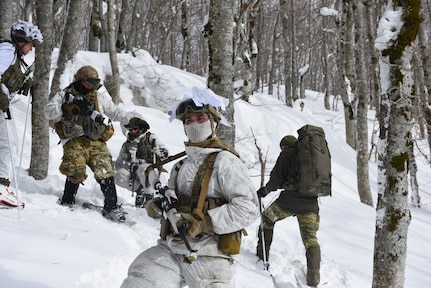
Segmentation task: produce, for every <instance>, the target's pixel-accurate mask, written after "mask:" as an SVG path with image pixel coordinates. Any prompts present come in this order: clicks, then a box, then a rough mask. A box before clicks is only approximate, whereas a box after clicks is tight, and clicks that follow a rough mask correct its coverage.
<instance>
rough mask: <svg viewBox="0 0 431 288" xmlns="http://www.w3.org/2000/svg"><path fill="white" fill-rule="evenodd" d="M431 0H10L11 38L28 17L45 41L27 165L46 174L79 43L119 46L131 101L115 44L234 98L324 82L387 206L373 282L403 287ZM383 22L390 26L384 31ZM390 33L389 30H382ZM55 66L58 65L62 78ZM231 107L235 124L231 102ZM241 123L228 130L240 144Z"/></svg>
mask: <svg viewBox="0 0 431 288" xmlns="http://www.w3.org/2000/svg"><path fill="white" fill-rule="evenodd" d="M429 4H430V3H429V1H341V0H337V1H312V0H309V1H294V0H291V1H287V0H280V1H259V0H250V1H245V0H243V1H233V0H220V1H217V0H214V1H193V0H189V1H160V0H157V1H156V0H154V1H134V0H130V1H126V0H124V1H114V0H107V1H82V0H81V1H55V2H54V1H53V0H42V1H15V2H14V3H10V1H5V0H2V1H1V2H0V17H1V18H0V29H1V32H2V35H4V36H5V37H6V38H7V35H8V31H9V27H10V24H11V23H12V22H13V21H14V20H16V19H24V20H32V21H33V22H34V23H36V24H37V25H38V26H39V28H40V29H41V30H42V32H43V35H44V39H45V41H44V43H43V44H42V45H40V46H39V47H38V48H37V50H36V58H35V63H36V65H35V66H36V70H35V72H34V80H35V85H34V86H33V97H34V100H33V109H32V119H33V122H32V130H33V134H32V137H33V143H32V155H31V163H30V169H29V174H30V175H31V176H33V177H34V178H35V179H44V178H46V177H47V171H48V169H47V166H48V155H49V151H48V150H49V145H48V133H49V123H48V122H47V121H46V120H45V119H44V118H43V115H42V112H41V111H42V109H41V108H42V107H43V106H44V105H45V103H46V101H47V100H48V99H49V98H50V97H52V96H53V95H54V94H55V93H57V92H58V91H59V90H61V89H62V88H64V87H60V83H61V77H62V75H63V72H64V69H65V67H66V64H67V63H68V62H69V61H73V59H74V57H75V55H76V53H77V52H78V51H79V50H85V51H96V52H109V55H110V62H111V71H110V72H111V73H108V74H109V75H110V76H108V77H107V78H106V79H105V81H104V83H105V85H106V86H107V88H108V91H109V92H110V94H111V96H112V97H113V100H114V102H116V103H119V102H120V101H121V100H120V97H119V95H120V92H121V91H120V83H121V81H124V80H123V79H122V77H121V76H122V75H121V73H122V72H123V71H119V69H118V67H119V66H118V62H117V61H118V60H117V53H132V54H133V53H134V52H135V51H137V50H136V49H144V50H146V51H148V52H149V53H150V54H151V55H152V56H153V58H154V59H156V60H157V61H158V62H159V63H163V64H166V65H171V66H174V67H178V68H181V69H183V70H186V71H189V72H191V73H195V74H197V75H202V76H205V77H206V78H207V84H208V86H209V87H210V88H211V89H213V90H214V91H215V92H216V93H217V94H219V95H222V96H224V97H227V98H229V99H230V100H232V101H230V102H231V103H233V102H234V101H235V100H237V99H241V100H244V101H248V99H249V97H250V95H251V94H252V93H253V92H255V91H262V89H263V88H264V87H265V88H267V89H268V93H269V94H271V95H278V96H279V97H280V99H283V101H284V102H285V104H286V105H287V106H292V105H293V102H294V101H301V98H304V91H305V88H307V89H310V90H313V91H323V92H324V93H325V101H324V108H325V109H328V110H331V109H343V110H344V114H345V123H346V127H345V135H346V142H347V143H348V144H349V145H350V146H351V147H352V148H353V149H355V150H356V152H357V177H358V181H357V183H358V193H359V195H360V201H361V202H362V203H364V204H365V205H370V206H374V205H376V208H377V210H378V212H382V213H378V214H377V215H378V217H377V220H376V251H381V252H380V253H377V252H376V254H375V260H376V262H375V267H374V269H375V273H374V274H375V276H374V279H373V283H374V284H375V285H376V286H379V283H380V284H382V283H384V284H385V285H389V286H394V287H396V286H397V285H399V283H400V282H402V280H400V279H402V278H403V271H404V264H405V253H404V252H403V251H405V245H406V241H405V239H406V236H407V230H408V224H409V221H410V220H409V219H410V212H409V209H408V206H407V197H408V196H407V195H409V193H408V189H410V190H411V193H410V195H411V196H412V199H411V201H412V203H413V205H415V206H420V204H421V203H420V195H419V193H418V187H417V181H415V177H416V176H415V175H416V174H415V172H416V171H415V165H414V164H415V156H416V155H417V154H418V153H420V154H421V155H422V156H425V158H426V159H429V154H430V152H429V151H430V139H431V138H430V136H429V135H430V134H429V133H427V131H429V128H430V125H431V124H430V123H431V116H430V115H431V112H430V108H429V102H430V98H429V94H428V91H429V85H431V75H430V73H429V71H431V70H430V69H429V68H430V67H431V65H430V62H429V61H430V57H429V47H428V45H427V44H428V38H429V33H430V31H429V29H427V28H426V27H429V18H430V17H429V16H430V14H431V13H430V5H429ZM42 19H43V20H42ZM384 23H386V24H389V25H388V26H387V27H386V28H388V29H382V27H383V26H384ZM388 33H389V36H390V37H382V36H385V34H388ZM378 40H380V41H382V42H380V43H379V42H378ZM54 47H58V48H59V49H60V52H59V57H58V61H57V63H51V55H52V53H53V50H54ZM51 65H55V66H56V69H55V73H54V75H53V77H51V75H50V71H51ZM148 80H149V81H150V80H151V81H154V79H148ZM156 80H162V79H156ZM412 83H413V84H412ZM281 86H283V87H285V89H280V87H281ZM130 89H132V90H133V92H134V95H135V97H134V99H135V101H136V102H135V104H137V105H142V106H147V105H149V103H151V102H153V103H156V104H157V105H158V106H159V108H160V110H162V111H165V112H166V111H167V110H169V107H170V104H171V103H172V101H173V98H170V97H168V96H169V95H165V93H163V92H162V91H161V93H160V94H157V95H156V94H150V93H147V91H146V90H145V86H142V87H130ZM281 91H283V94H281ZM330 95H335V97H333V98H330ZM330 99H334V100H333V101H332V102H330ZM368 109H373V110H376V113H375V115H376V129H375V130H374V131H375V134H372V135H369V134H368V129H367V121H366V119H367V111H368ZM226 116H227V118H228V119H229V120H230V121H231V122H234V109H233V104H231V105H230V107H228V111H227V115H226ZM234 127H235V126H233V128H232V129H231V130H227V131H221V132H222V135H223V136H225V138H226V139H227V140H229V141H230V142H232V143H234V142H235V130H234ZM424 138H425V139H427V140H428V141H427V145H425V146H421V145H417V143H418V142H417V141H415V140H416V139H424ZM371 155H375V157H376V158H377V159H378V161H380V164H379V173H380V175H381V176H380V178H379V197H378V203H373V198H372V195H371V190H370V189H369V178H368V173H369V172H368V160H369V159H370V157H371ZM409 173H410V176H409V175H408V174H409ZM409 181H410V185H409ZM396 239H402V241H397V240H396ZM391 244H394V246H395V247H393V246H392V245H391ZM394 254H396V256H397V257H393V256H394ZM379 259H380V260H385V261H378V260H379ZM382 263H384V264H382ZM379 275H380V276H379Z"/></svg>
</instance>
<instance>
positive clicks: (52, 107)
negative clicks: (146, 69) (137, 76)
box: [44, 66, 134, 222]
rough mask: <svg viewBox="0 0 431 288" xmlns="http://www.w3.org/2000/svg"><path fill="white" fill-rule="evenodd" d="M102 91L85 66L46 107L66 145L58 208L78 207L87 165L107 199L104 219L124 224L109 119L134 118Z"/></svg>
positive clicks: (90, 70)
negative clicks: (111, 145)
mask: <svg viewBox="0 0 431 288" xmlns="http://www.w3.org/2000/svg"><path fill="white" fill-rule="evenodd" d="M101 87H102V84H101V83H100V79H99V75H98V73H97V71H96V69H94V68H93V67H91V66H83V67H81V68H80V69H79V70H78V71H77V72H76V74H75V76H74V82H72V83H71V84H70V85H69V86H68V87H66V88H65V89H64V90H63V91H61V92H60V93H58V94H56V95H55V96H54V97H53V98H52V99H51V100H50V101H49V102H48V103H47V105H46V106H45V110H44V112H45V117H46V118H47V119H49V120H52V121H53V122H55V124H54V128H55V131H56V132H57V134H58V135H59V137H60V139H61V142H62V144H63V161H62V163H61V165H60V172H61V173H62V174H64V175H66V177H67V178H66V183H65V187H64V193H63V197H62V198H61V199H60V200H59V204H61V205H66V206H70V207H71V206H73V205H74V204H75V195H76V193H77V191H78V187H79V184H80V183H82V182H83V181H84V180H85V179H86V178H87V174H86V165H88V166H89V167H90V168H91V170H92V171H93V172H94V178H95V179H96V181H97V182H98V183H99V184H100V188H101V190H102V192H103V195H104V197H105V204H104V206H103V211H102V214H103V216H105V217H106V218H108V219H110V220H113V221H118V222H123V221H125V220H126V217H125V212H124V211H122V209H120V207H118V205H117V191H116V188H115V180H114V165H113V161H112V156H111V152H110V151H109V149H108V146H107V145H106V141H108V140H109V139H110V138H111V136H112V135H113V133H114V130H113V126H112V123H111V120H110V119H112V120H114V121H120V122H122V123H128V122H129V121H130V119H131V118H132V117H133V116H134V114H133V113H130V112H128V111H126V110H124V109H121V108H120V107H119V106H116V105H115V104H114V103H113V102H112V99H111V96H110V95H109V94H108V92H107V91H105V92H104V93H100V92H98V91H97V90H98V89H99V88H101ZM108 117H109V118H108Z"/></svg>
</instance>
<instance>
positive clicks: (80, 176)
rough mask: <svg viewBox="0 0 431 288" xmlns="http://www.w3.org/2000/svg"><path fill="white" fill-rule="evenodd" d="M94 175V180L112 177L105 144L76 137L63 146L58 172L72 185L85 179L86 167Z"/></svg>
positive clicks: (109, 156) (112, 169)
mask: <svg viewBox="0 0 431 288" xmlns="http://www.w3.org/2000/svg"><path fill="white" fill-rule="evenodd" d="M87 165H88V167H90V169H91V170H92V171H93V173H94V178H95V179H96V180H101V179H105V178H108V177H111V176H113V175H114V165H113V162H112V156H111V152H110V151H109V149H108V146H107V145H106V143H105V142H102V141H98V140H90V139H88V138H86V137H76V138H73V139H71V140H70V141H68V142H67V143H66V144H65V145H64V146H63V161H62V162H61V164H60V172H61V173H62V174H64V175H66V176H67V178H68V180H69V181H71V182H73V183H80V182H83V181H84V180H85V179H87V173H86V169H87V167H86V166H87Z"/></svg>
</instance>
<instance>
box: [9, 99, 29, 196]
mask: <svg viewBox="0 0 431 288" xmlns="http://www.w3.org/2000/svg"><path fill="white" fill-rule="evenodd" d="M31 96H32V93H30V95H29V96H28V103H27V111H26V113H25V122H24V133H23V135H22V143H21V153H20V156H19V165H18V167H19V168H21V162H22V153H23V152H24V144H25V135H26V133H27V124H28V115H29V114H30V113H29V111H30V104H31ZM9 116H10V112H9ZM11 118H12V117H11ZM20 171H21V169H19V170H18V176H17V178H18V179H20V177H19V174H20ZM18 186H19V183H18V182H17V183H16V189H17V190H18Z"/></svg>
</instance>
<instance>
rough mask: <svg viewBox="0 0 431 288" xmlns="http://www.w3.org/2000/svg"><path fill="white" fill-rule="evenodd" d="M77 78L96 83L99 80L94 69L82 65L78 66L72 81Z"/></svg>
mask: <svg viewBox="0 0 431 288" xmlns="http://www.w3.org/2000/svg"><path fill="white" fill-rule="evenodd" d="M79 80H81V81H86V82H89V83H91V84H96V83H98V82H100V79H99V74H97V71H96V69H94V68H93V67H91V66H82V67H81V68H79V70H78V71H77V72H76V74H75V76H74V81H79Z"/></svg>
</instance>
